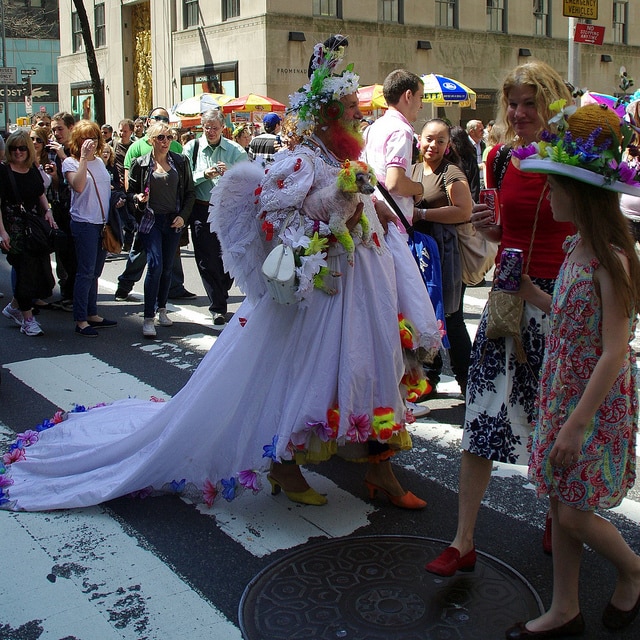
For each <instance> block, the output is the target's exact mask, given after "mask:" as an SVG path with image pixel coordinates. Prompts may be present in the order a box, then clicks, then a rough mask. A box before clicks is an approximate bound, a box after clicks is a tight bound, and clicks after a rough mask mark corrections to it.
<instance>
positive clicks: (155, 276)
mask: <svg viewBox="0 0 640 640" xmlns="http://www.w3.org/2000/svg"><path fill="white" fill-rule="evenodd" d="M138 235H139V237H140V238H142V244H143V246H144V249H145V251H146V252H147V275H146V277H145V279H144V317H145V318H153V317H155V315H156V309H164V308H166V306H167V300H168V298H169V288H170V287H171V272H172V269H173V262H174V260H175V257H176V251H177V250H178V245H179V244H180V235H181V232H180V231H176V229H172V228H171V220H170V219H169V216H167V215H165V214H158V213H156V219H155V223H154V225H153V227H151V231H149V233H139V234H138Z"/></svg>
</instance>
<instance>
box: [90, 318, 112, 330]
mask: <svg viewBox="0 0 640 640" xmlns="http://www.w3.org/2000/svg"><path fill="white" fill-rule="evenodd" d="M87 322H88V323H89V326H90V327H93V328H94V329H109V328H110V327H116V326H118V323H117V322H116V321H115V320H107V319H106V318H102V320H87Z"/></svg>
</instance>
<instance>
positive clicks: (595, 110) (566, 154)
mask: <svg viewBox="0 0 640 640" xmlns="http://www.w3.org/2000/svg"><path fill="white" fill-rule="evenodd" d="M565 105H566V101H565V100H558V101H557V102H554V103H553V104H551V105H549V106H550V108H551V110H552V111H556V112H558V113H557V115H556V116H554V117H553V118H551V120H550V121H549V124H551V125H555V127H556V128H557V133H550V132H547V131H543V133H542V134H541V138H542V139H541V140H540V142H534V143H533V144H530V145H528V146H526V147H521V148H519V149H514V150H513V156H514V157H515V158H519V159H520V160H521V162H520V169H521V170H522V171H532V172H536V173H552V174H557V175H564V176H567V177H569V178H574V179H575V180H579V181H580V182H585V183H587V184H592V185H595V186H597V187H602V188H603V189H609V190H610V191H618V192H621V193H628V194H631V195H640V175H638V172H637V170H636V169H635V168H633V167H631V166H630V165H629V164H628V163H627V162H626V161H625V160H623V159H622V154H623V152H624V150H625V149H626V148H627V145H628V144H629V142H630V140H631V138H632V137H633V131H634V130H633V128H632V127H631V126H629V125H628V124H627V123H625V122H621V121H620V118H619V117H618V116H617V115H616V113H615V112H614V111H612V110H611V109H609V108H608V107H607V106H606V105H600V104H589V105H586V106H584V107H580V108H576V107H565Z"/></svg>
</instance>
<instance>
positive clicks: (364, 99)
mask: <svg viewBox="0 0 640 640" xmlns="http://www.w3.org/2000/svg"><path fill="white" fill-rule="evenodd" d="M358 106H359V107H360V110H361V111H373V110H375V109H387V108H388V107H387V101H386V100H385V99H384V96H383V95H382V85H381V84H370V85H367V86H366V87H360V88H359V89H358Z"/></svg>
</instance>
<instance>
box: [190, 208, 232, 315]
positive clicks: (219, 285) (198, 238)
mask: <svg viewBox="0 0 640 640" xmlns="http://www.w3.org/2000/svg"><path fill="white" fill-rule="evenodd" d="M208 217H209V203H208V202H204V201H203V200H196V202H195V204H194V205H193V210H192V211H191V218H190V219H189V224H190V225H191V241H192V242H193V252H194V254H195V259H196V266H197V267H198V271H199V272H200V277H201V278H202V284H203V285H204V289H205V291H206V292H207V296H209V302H210V304H209V311H211V313H222V314H224V313H226V312H227V299H228V298H229V289H231V285H232V284H233V279H232V278H231V276H230V275H229V274H228V273H227V272H226V271H225V270H224V265H223V263H222V249H221V247H220V241H219V240H218V236H217V235H216V234H215V233H212V232H211V228H210V225H209V223H208V222H207V218H208Z"/></svg>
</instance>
